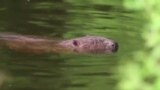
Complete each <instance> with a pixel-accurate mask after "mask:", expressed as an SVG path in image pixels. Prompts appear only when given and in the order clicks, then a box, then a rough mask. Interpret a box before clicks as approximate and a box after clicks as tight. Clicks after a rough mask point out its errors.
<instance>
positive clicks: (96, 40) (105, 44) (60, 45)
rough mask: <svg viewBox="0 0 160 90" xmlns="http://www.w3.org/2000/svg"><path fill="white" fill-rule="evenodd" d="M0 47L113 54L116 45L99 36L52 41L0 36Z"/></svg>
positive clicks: (23, 36)
mask: <svg viewBox="0 0 160 90" xmlns="http://www.w3.org/2000/svg"><path fill="white" fill-rule="evenodd" d="M0 46H1V47H2V46H3V47H6V48H9V49H11V50H15V51H20V52H28V53H36V54H41V53H107V54H110V53H115V52H116V51H117V50H118V43H117V42H115V41H113V40H110V39H107V38H104V37H100V36H83V37H78V38H73V39H68V40H53V39H50V38H40V37H36V36H28V35H19V34H0Z"/></svg>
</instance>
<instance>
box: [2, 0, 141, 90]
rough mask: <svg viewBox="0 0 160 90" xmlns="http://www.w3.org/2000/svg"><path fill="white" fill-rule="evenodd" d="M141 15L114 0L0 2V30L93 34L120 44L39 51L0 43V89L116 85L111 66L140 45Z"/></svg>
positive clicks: (89, 89)
mask: <svg viewBox="0 0 160 90" xmlns="http://www.w3.org/2000/svg"><path fill="white" fill-rule="evenodd" d="M141 16H142V15H141V13H140V12H129V11H127V10H125V9H124V8H123V7H122V6H121V3H120V2H119V0H117V1H116V0H114V1H110V0H100V1H97V0H92V1H89V0H77V1H76V0H66V1H65V0H53V1H50V0H46V1H42V0H40V1H38V0H34V1H32V0H30V1H22V0H16V1H9V0H5V1H4V0H3V1H0V20H1V21H0V31H1V32H17V33H21V34H27V35H28V34H29V35H42V36H48V37H53V38H57V37H58V38H72V37H78V36H83V35H98V36H104V37H106V38H111V39H114V40H115V41H117V42H118V43H119V45H120V49H119V51H118V53H116V54H114V55H56V54H55V55H42V56H40V55H32V54H22V53H17V52H13V51H10V50H5V49H2V48H1V50H0V68H1V71H2V73H3V72H5V73H4V74H3V75H4V76H5V78H6V79H3V80H1V79H0V80H1V81H2V83H0V84H1V89H2V90H82V89H83V90H116V89H115V87H116V84H117V83H118V79H117V75H118V72H117V66H118V65H119V64H122V63H121V60H125V58H130V56H131V55H132V53H133V52H134V51H135V50H138V49H140V48H141V47H142V46H143V41H142V39H141V37H140V33H141V28H142V25H143V22H144V20H143V18H142V17H141ZM131 59H132V58H131ZM1 78H3V77H2V76H1Z"/></svg>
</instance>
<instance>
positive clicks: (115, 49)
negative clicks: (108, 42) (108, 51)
mask: <svg viewBox="0 0 160 90" xmlns="http://www.w3.org/2000/svg"><path fill="white" fill-rule="evenodd" d="M117 51H118V43H117V42H114V43H113V44H112V52H117Z"/></svg>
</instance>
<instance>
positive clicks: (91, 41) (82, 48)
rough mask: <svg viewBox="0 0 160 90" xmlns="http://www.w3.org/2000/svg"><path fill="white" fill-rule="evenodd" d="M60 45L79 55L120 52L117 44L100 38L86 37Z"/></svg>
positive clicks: (66, 41)
mask: <svg viewBox="0 0 160 90" xmlns="http://www.w3.org/2000/svg"><path fill="white" fill-rule="evenodd" d="M60 45H62V46H64V47H65V48H67V49H69V50H71V51H73V52H78V53H114V52H117V50H118V43H117V42H115V41H113V40H110V39H107V38H104V37H98V36H84V37H80V38H75V39H70V40H65V41H62V42H61V43H60Z"/></svg>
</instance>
